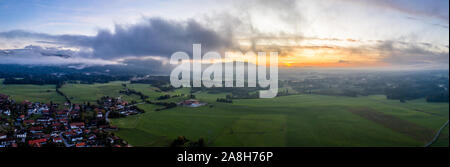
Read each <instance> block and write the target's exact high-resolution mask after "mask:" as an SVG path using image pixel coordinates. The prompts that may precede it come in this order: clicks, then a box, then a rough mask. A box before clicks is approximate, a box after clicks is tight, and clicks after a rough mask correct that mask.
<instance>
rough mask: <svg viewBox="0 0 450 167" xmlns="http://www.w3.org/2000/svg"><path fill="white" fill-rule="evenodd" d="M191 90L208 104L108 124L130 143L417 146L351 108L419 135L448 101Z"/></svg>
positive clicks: (438, 120) (434, 124)
mask: <svg viewBox="0 0 450 167" xmlns="http://www.w3.org/2000/svg"><path fill="white" fill-rule="evenodd" d="M195 95H196V97H197V99H200V100H202V101H205V102H208V103H209V105H207V106H203V107H199V108H184V107H177V108H174V109H170V110H163V111H159V112H153V110H152V109H153V107H150V108H149V110H148V111H150V112H147V113H145V114H142V115H138V116H133V117H127V118H121V119H115V120H113V124H115V125H118V126H119V128H120V127H123V128H124V130H123V131H122V130H119V132H118V133H117V134H118V135H119V136H121V137H123V138H124V139H126V140H127V139H130V140H129V141H130V143H131V144H132V145H135V146H166V145H168V143H167V142H166V143H164V141H171V140H173V139H175V138H176V137H177V136H181V135H183V136H186V137H187V138H188V139H191V140H197V139H198V138H200V137H202V138H204V139H205V140H206V141H207V145H208V146H423V145H424V144H425V142H424V141H423V140H420V139H418V138H417V136H420V135H424V134H417V133H421V132H420V131H417V132H416V131H412V132H410V133H402V132H399V130H398V129H396V128H394V127H392V126H386V125H385V124H383V123H380V122H379V121H374V120H372V119H368V118H367V117H364V116H361V115H359V114H354V113H352V112H351V111H352V110H353V109H357V108H361V107H369V108H370V109H371V110H373V111H376V112H377V113H382V114H383V115H386V116H388V117H389V118H394V119H395V120H401V122H400V123H398V126H400V127H402V126H415V127H420V128H423V129H426V130H428V131H427V134H425V136H426V135H429V133H430V131H433V132H434V131H436V130H437V129H438V128H439V127H440V126H441V125H442V123H444V122H445V121H446V120H447V119H448V103H439V104H434V103H426V102H424V100H423V99H421V100H416V101H408V102H407V103H400V102H399V101H392V100H386V98H385V97H384V96H368V97H358V98H350V97H337V96H321V95H293V96H283V97H277V98H274V99H242V100H233V103H232V104H225V103H217V102H215V100H216V99H217V98H218V97H224V96H225V95H226V94H207V93H204V92H198V93H196V94H195ZM422 101H423V102H422ZM211 106H212V107H211ZM417 110H421V111H426V112H430V113H436V114H430V113H426V112H421V111H417ZM135 117H139V119H137V118H135ZM129 125H134V126H133V127H130V126H129ZM134 130H137V131H143V132H145V134H146V135H147V136H152V137H149V138H148V139H147V140H146V139H139V140H138V139H135V138H139V136H138V134H134V133H130V132H131V131H134ZM155 138H156V139H155ZM153 140H154V141H153ZM149 143H151V144H149Z"/></svg>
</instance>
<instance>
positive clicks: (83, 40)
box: [0, 18, 232, 59]
mask: <svg viewBox="0 0 450 167" xmlns="http://www.w3.org/2000/svg"><path fill="white" fill-rule="evenodd" d="M225 34H227V33H220V32H216V31H214V30H212V29H210V28H208V27H205V26H203V25H201V24H200V23H198V22H197V21H194V20H188V21H184V22H176V21H170V20H164V19H161V18H152V19H148V20H146V21H145V22H143V23H140V24H136V25H131V26H121V25H116V26H115V30H114V32H111V31H108V30H100V31H99V32H98V34H97V35H96V36H82V35H49V34H44V33H34V32H27V31H21V30H16V31H9V32H1V33H0V38H7V39H8V38H26V39H36V40H37V41H38V43H43V44H61V45H66V46H70V47H83V48H90V49H92V54H91V55H90V57H95V58H102V59H117V58H125V57H139V56H162V57H170V56H171V54H173V53H174V52H177V51H184V52H188V53H190V52H192V45H193V44H196V43H199V44H202V51H205V52H206V51H222V50H223V49H225V48H228V47H230V46H231V45H232V40H231V37H230V36H225Z"/></svg>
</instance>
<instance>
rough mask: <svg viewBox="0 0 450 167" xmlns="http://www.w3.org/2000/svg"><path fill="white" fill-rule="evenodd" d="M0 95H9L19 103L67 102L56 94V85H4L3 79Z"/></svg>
mask: <svg viewBox="0 0 450 167" xmlns="http://www.w3.org/2000/svg"><path fill="white" fill-rule="evenodd" d="M0 93H1V94H6V95H9V96H10V97H12V98H13V99H14V100H16V101H18V102H22V101H24V100H28V101H32V102H50V101H53V102H55V103H60V104H61V103H64V102H65V99H64V97H62V96H61V95H59V94H58V93H56V90H55V85H3V79H0Z"/></svg>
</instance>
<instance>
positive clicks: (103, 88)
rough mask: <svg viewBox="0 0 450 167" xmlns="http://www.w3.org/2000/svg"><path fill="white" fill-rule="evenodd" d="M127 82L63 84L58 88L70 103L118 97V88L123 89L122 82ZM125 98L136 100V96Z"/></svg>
mask: <svg viewBox="0 0 450 167" xmlns="http://www.w3.org/2000/svg"><path fill="white" fill-rule="evenodd" d="M124 83H127V82H120V81H116V82H110V83H105V84H65V85H64V86H63V87H62V88H61V89H60V90H61V91H62V92H64V94H65V95H66V96H67V97H69V98H70V100H71V101H72V103H83V102H91V103H92V102H96V101H97V100H98V99H100V98H101V97H103V96H110V97H119V96H123V97H125V96H124V95H122V94H120V93H119V91H120V90H124V88H123V86H122V84H124ZM125 98H128V99H125V100H137V99H138V97H132V98H129V97H128V96H127V97H125Z"/></svg>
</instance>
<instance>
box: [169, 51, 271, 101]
mask: <svg viewBox="0 0 450 167" xmlns="http://www.w3.org/2000/svg"><path fill="white" fill-rule="evenodd" d="M267 56H269V60H267ZM233 62H236V67H234V63H233ZM245 62H248V63H247V80H245V73H246V68H245ZM170 64H174V65H178V66H177V67H175V68H174V69H173V71H172V72H171V74H170V83H171V84H172V86H173V87H176V88H179V87H202V86H204V87H207V88H211V87H245V83H246V82H245V81H247V87H256V84H258V85H259V87H261V88H267V90H260V91H259V97H260V98H273V97H275V96H277V93H278V52H270V55H267V54H266V52H258V55H255V53H254V52H247V53H245V54H242V53H241V52H238V53H236V52H225V57H224V58H222V56H221V55H220V54H219V53H218V52H207V53H205V54H204V55H203V57H202V55H201V44H194V45H193V59H192V60H191V59H190V57H189V55H188V54H187V53H186V52H175V53H173V54H172V57H171V59H170ZM268 64H270V65H269V71H270V72H269V73H267V66H268ZM202 65H208V67H206V68H205V69H204V70H203V69H202ZM223 66H225V68H223ZM223 69H224V71H222V70H223ZM234 71H236V73H234ZM223 74H224V75H225V76H222V75H223ZM267 74H269V75H267ZM191 75H192V84H191ZM234 78H236V79H234ZM224 80H225V82H224Z"/></svg>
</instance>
